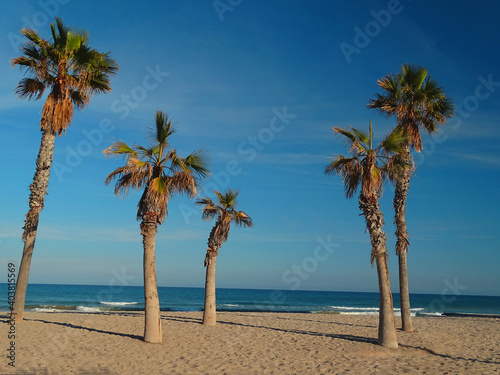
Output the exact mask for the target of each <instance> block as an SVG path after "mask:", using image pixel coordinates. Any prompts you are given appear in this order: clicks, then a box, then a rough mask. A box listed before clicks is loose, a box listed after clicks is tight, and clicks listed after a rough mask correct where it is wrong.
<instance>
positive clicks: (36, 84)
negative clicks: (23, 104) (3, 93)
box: [16, 78, 45, 100]
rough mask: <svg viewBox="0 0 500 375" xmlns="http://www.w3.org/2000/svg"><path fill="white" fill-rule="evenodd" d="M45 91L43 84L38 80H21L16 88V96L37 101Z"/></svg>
mask: <svg viewBox="0 0 500 375" xmlns="http://www.w3.org/2000/svg"><path fill="white" fill-rule="evenodd" d="M44 91H45V84H44V83H43V82H41V81H39V80H38V79H33V78H23V79H22V80H21V81H20V82H19V84H18V85H17V87H16V95H18V96H19V97H21V98H27V99H29V100H31V99H35V100H38V99H40V98H41V97H42V95H43V92H44Z"/></svg>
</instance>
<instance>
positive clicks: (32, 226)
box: [12, 130, 56, 323]
mask: <svg viewBox="0 0 500 375" xmlns="http://www.w3.org/2000/svg"><path fill="white" fill-rule="evenodd" d="M55 141H56V133H55V132H52V131H48V130H47V131H42V141H41V144H40V150H39V151H38V157H37V159H36V171H35V175H34V176H33V182H32V183H31V185H30V191H31V193H30V198H29V206H30V208H29V210H28V213H27V214H26V221H25V224H24V228H23V229H24V232H23V241H24V249H23V255H22V258H21V264H20V265H19V273H18V276H17V283H16V292H15V294H14V308H13V311H12V315H15V320H16V323H20V322H22V321H23V313H24V303H25V299H26V290H27V288H28V278H29V274H30V266H31V256H32V255H33V249H34V247H35V240H36V234H37V228H38V220H39V218H40V212H41V211H42V210H43V205H44V201H45V195H47V189H48V187H49V178H50V167H51V166H52V159H53V157H54V147H55Z"/></svg>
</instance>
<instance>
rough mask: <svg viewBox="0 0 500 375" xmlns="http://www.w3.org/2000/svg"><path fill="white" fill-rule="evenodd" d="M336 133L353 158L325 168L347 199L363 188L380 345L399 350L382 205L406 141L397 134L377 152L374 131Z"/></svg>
mask: <svg viewBox="0 0 500 375" xmlns="http://www.w3.org/2000/svg"><path fill="white" fill-rule="evenodd" d="M333 130H334V131H335V132H336V133H337V134H339V135H341V136H343V137H344V138H345V142H346V144H347V145H348V146H349V152H350V153H351V154H352V157H349V158H347V157H345V156H342V155H338V156H337V157H336V158H335V159H334V160H333V161H332V162H331V163H330V164H328V165H327V166H326V168H325V173H326V174H328V175H330V174H333V173H337V174H339V175H340V176H341V177H342V180H343V182H344V188H345V193H346V196H347V198H352V197H353V195H354V193H355V192H356V191H357V190H358V188H359V187H360V186H361V191H360V194H359V208H360V210H361V211H362V212H363V215H364V217H365V220H366V228H367V230H368V232H369V234H370V240H371V244H372V252H371V263H372V264H373V261H374V260H375V262H376V264H377V274H378V285H379V293H380V312H379V329H378V343H379V344H380V345H382V346H384V347H388V348H397V347H398V341H397V335H396V324H395V319H394V308H393V303H392V293H391V284H390V280H389V270H388V268H387V248H386V235H385V233H384V231H383V225H384V218H383V214H382V212H381V211H380V205H379V203H378V201H379V198H380V195H381V190H382V183H383V180H384V179H385V178H386V177H390V178H397V176H396V175H395V174H396V173H398V172H399V171H400V170H401V169H402V168H401V166H402V161H401V158H400V157H398V156H399V153H400V152H402V146H403V145H404V142H405V139H404V137H402V136H401V133H398V132H393V133H392V134H390V135H389V136H388V137H387V138H386V139H385V140H383V141H382V142H380V143H379V145H378V146H377V148H373V130H372V123H371V121H370V133H369V134H368V135H367V134H364V133H362V132H360V131H358V130H356V129H354V128H352V127H351V130H348V129H345V128H339V127H334V128H333Z"/></svg>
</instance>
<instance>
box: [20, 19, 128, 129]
mask: <svg viewBox="0 0 500 375" xmlns="http://www.w3.org/2000/svg"><path fill="white" fill-rule="evenodd" d="M50 28H51V31H52V42H49V41H47V40H45V39H42V38H40V36H39V35H38V34H37V33H36V32H35V31H34V30H32V29H23V30H21V33H22V34H23V35H24V36H25V37H26V38H27V39H28V42H27V43H26V44H25V45H24V46H23V47H22V48H21V50H22V52H23V53H24V55H23V56H20V57H17V58H15V59H13V60H12V61H11V63H12V65H13V66H19V67H21V68H24V69H25V70H26V72H27V73H29V74H30V75H31V77H27V78H24V79H22V80H21V81H20V82H19V84H18V85H17V88H16V94H17V95H18V96H20V97H21V98H27V99H35V100H37V99H40V98H41V97H42V95H43V93H44V91H45V90H46V89H50V93H49V95H48V97H47V100H46V102H45V105H44V107H43V113H42V120H41V121H40V127H41V129H42V130H51V131H53V132H57V133H59V135H61V134H62V133H63V132H64V131H65V129H66V128H67V127H68V126H69V125H70V123H71V120H72V118H73V106H77V107H79V108H84V107H85V106H86V105H87V104H88V103H89V100H90V97H91V96H92V95H93V94H94V93H105V92H109V91H111V87H110V82H109V76H110V75H114V74H116V72H117V71H118V65H117V64H116V61H115V60H113V59H112V58H110V54H109V52H108V53H101V52H98V51H97V50H95V49H91V48H90V47H89V46H88V45H87V42H88V33H87V32H82V31H76V30H71V29H69V28H68V27H66V26H64V25H63V22H62V21H61V20H60V19H59V18H56V25H54V24H51V25H50Z"/></svg>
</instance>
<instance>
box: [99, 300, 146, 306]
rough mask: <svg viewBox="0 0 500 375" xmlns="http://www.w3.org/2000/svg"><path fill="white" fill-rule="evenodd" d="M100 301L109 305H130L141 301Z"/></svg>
mask: <svg viewBox="0 0 500 375" xmlns="http://www.w3.org/2000/svg"><path fill="white" fill-rule="evenodd" d="M99 303H102V304H103V305H108V306H128V305H137V304H138V303H139V302H103V301H100V302H99Z"/></svg>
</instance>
